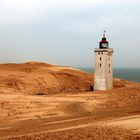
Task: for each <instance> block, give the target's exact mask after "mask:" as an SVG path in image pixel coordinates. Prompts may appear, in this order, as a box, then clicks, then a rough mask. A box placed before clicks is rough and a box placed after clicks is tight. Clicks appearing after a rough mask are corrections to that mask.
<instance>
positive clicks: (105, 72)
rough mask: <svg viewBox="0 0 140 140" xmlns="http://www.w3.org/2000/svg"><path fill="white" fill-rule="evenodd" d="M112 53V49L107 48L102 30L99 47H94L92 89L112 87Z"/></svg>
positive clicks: (107, 43)
mask: <svg viewBox="0 0 140 140" xmlns="http://www.w3.org/2000/svg"><path fill="white" fill-rule="evenodd" d="M112 55H113V49H111V48H109V42H108V41H107V40H106V36H105V31H104V33H103V38H102V40H101V41H100V42H99V48H95V72H94V90H108V89H112V88H113V70H112Z"/></svg>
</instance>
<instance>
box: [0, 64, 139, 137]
mask: <svg viewBox="0 0 140 140" xmlns="http://www.w3.org/2000/svg"><path fill="white" fill-rule="evenodd" d="M93 77H94V75H93V74H91V73H86V72H83V71H80V70H77V69H72V68H69V67H61V66H56V65H50V64H47V63H37V62H29V63H24V64H0V140H7V139H8V140H140V84H138V83H132V82H129V81H124V80H121V79H118V78H114V89H113V90H108V91H96V92H95V91H94V92H92V91H91V90H92V85H93Z"/></svg>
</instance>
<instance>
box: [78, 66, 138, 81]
mask: <svg viewBox="0 0 140 140" xmlns="http://www.w3.org/2000/svg"><path fill="white" fill-rule="evenodd" d="M79 69H81V70H84V71H87V72H94V69H93V68H79ZM113 76H114V77H117V78H121V79H124V80H128V81H133V82H139V83H140V68H114V69H113Z"/></svg>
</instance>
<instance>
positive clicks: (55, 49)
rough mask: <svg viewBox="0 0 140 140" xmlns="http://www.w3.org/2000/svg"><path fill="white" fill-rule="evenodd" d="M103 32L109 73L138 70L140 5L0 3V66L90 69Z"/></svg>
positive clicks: (133, 0)
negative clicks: (32, 64) (37, 63)
mask: <svg viewBox="0 0 140 140" xmlns="http://www.w3.org/2000/svg"><path fill="white" fill-rule="evenodd" d="M104 29H105V30H106V31H107V33H106V34H107V39H108V41H109V42H110V48H113V49H114V56H113V57H114V58H113V59H114V60H113V63H114V67H124V68H125V67H139V68H140V0H0V63H11V62H14V63H21V62H26V61H43V62H48V63H53V64H59V65H66V66H73V67H93V66H94V49H95V48H97V47H98V42H99V41H100V40H101V37H102V33H103V30H104Z"/></svg>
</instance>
